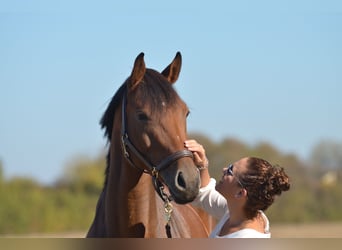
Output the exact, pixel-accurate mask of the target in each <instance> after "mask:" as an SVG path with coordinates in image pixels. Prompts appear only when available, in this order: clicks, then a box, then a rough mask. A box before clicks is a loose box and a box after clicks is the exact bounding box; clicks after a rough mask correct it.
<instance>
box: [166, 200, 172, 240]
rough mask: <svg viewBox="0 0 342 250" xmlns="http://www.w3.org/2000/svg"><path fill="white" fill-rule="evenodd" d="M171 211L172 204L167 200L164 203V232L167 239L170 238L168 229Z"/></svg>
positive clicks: (169, 228) (169, 229)
mask: <svg viewBox="0 0 342 250" xmlns="http://www.w3.org/2000/svg"><path fill="white" fill-rule="evenodd" d="M172 210H173V209H172V204H171V202H170V201H169V199H167V200H166V201H164V211H165V219H166V225H165V230H166V235H167V237H168V238H172V235H171V227H170V221H171V214H172Z"/></svg>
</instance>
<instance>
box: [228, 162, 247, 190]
mask: <svg viewBox="0 0 342 250" xmlns="http://www.w3.org/2000/svg"><path fill="white" fill-rule="evenodd" d="M233 168H234V165H233V164H230V165H229V166H228V167H227V168H226V169H225V170H224V172H223V175H224V176H227V175H230V176H233V177H235V179H236V181H237V182H238V183H239V185H240V186H241V187H242V188H244V185H242V183H241V181H240V180H239V179H238V178H237V177H236V176H235V175H234V173H233Z"/></svg>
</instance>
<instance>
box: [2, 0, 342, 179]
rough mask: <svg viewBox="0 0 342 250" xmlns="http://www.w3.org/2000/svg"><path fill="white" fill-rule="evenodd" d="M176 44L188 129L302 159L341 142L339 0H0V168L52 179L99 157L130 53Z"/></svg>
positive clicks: (161, 61) (163, 54) (151, 55)
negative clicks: (326, 142)
mask: <svg viewBox="0 0 342 250" xmlns="http://www.w3.org/2000/svg"><path fill="white" fill-rule="evenodd" d="M117 2H118V3H117ZM177 51H180V52H181V53H182V56H183V67H182V71H181V75H180V78H179V80H178V82H177V83H176V85H175V87H176V89H177V91H178V93H179V94H180V96H181V97H182V98H183V99H184V101H185V102H186V103H187V104H188V106H189V107H190V109H191V115H190V116H189V118H188V130H189V132H201V133H203V134H205V135H207V136H209V137H210V138H212V139H213V140H216V141H218V140H220V139H222V138H225V137H234V138H237V139H240V140H242V141H243V142H245V143H249V144H251V145H253V144H255V143H258V142H260V141H267V142H270V143H271V144H273V145H274V146H275V147H277V148H278V149H279V150H280V151H282V152H284V153H295V154H297V155H298V156H299V157H302V158H303V159H306V158H308V157H309V154H310V152H311V150H312V147H313V146H314V145H315V144H317V143H318V142H319V141H321V140H323V139H332V140H334V141H337V142H341V141H342V98H341V94H342V1H338V0H336V1H331V0H321V1H318V0H316V1H315V0H312V1H309V0H307V1H302V0H291V1H272V0H270V1H263V0H261V1H252V0H251V1H246V0H244V1H229V0H222V1H199V0H197V1H184V0H174V1H167V2H166V1H130V0H126V1H101V0H99V1H66V0H60V1H38V0H36V1H23V0H22V1H20V0H11V1H9V0H8V1H3V0H0V160H1V162H2V164H3V167H4V171H5V175H6V176H7V177H11V176H14V175H22V176H32V177H34V178H36V179H37V180H39V181H41V182H44V183H51V182H52V181H54V180H55V179H56V178H57V177H58V176H60V175H61V173H62V171H63V168H64V167H65V166H66V165H67V164H68V162H70V161H71V159H73V158H74V157H75V156H77V155H88V156H89V157H94V156H96V155H98V154H99V152H100V151H101V150H102V149H103V148H105V146H106V141H105V139H104V138H103V131H102V130H101V129H100V126H99V120H100V118H101V116H102V114H103V112H104V110H105V108H106V106H107V104H108V101H109V100H110V98H111V97H112V96H113V94H114V93H115V91H116V90H117V89H118V87H119V86H120V85H121V84H122V83H123V82H124V80H125V79H126V78H127V77H128V75H129V74H130V72H131V69H132V65H133V62H134V59H135V57H136V56H137V55H138V54H139V53H140V52H144V53H145V62H146V65H147V67H149V68H154V69H157V70H163V69H164V68H165V67H166V66H167V65H168V64H169V63H170V62H171V60H172V59H173V58H174V56H175V54H176V52H177ZM228 153H229V152H227V154H228Z"/></svg>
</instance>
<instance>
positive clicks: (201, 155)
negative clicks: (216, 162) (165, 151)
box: [184, 140, 209, 170]
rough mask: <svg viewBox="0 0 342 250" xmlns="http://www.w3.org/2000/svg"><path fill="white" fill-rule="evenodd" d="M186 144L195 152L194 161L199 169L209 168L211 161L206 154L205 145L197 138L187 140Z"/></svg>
mask: <svg viewBox="0 0 342 250" xmlns="http://www.w3.org/2000/svg"><path fill="white" fill-rule="evenodd" d="M184 146H185V147H186V148H187V149H188V150H190V151H191V152H193V154H194V162H195V164H196V166H197V167H198V169H199V170H203V169H207V168H208V166H209V161H208V159H207V157H206V155H205V149H204V147H203V146H202V145H201V144H199V143H198V142H197V141H195V140H186V141H185V142H184Z"/></svg>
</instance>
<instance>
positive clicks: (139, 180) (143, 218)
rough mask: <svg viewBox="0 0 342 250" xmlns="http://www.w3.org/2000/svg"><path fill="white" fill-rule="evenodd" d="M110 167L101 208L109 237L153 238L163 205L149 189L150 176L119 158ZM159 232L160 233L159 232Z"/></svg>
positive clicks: (160, 218) (152, 190) (161, 215)
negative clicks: (103, 207) (149, 236)
mask: <svg viewBox="0 0 342 250" xmlns="http://www.w3.org/2000/svg"><path fill="white" fill-rule="evenodd" d="M111 159H113V160H115V162H112V164H111V166H110V168H111V169H110V172H109V176H108V177H109V178H108V184H107V190H106V195H105V196H106V198H105V200H106V201H105V203H106V205H105V207H106V221H107V226H106V228H107V231H108V233H109V235H114V236H120V237H122V236H123V237H127V236H132V237H146V236H148V235H151V237H157V236H156V235H155V234H156V232H157V231H158V230H159V229H158V228H157V227H158V225H157V224H158V222H159V221H160V220H164V218H163V214H162V212H163V204H162V201H161V199H160V198H159V196H158V195H157V193H156V192H155V190H154V187H153V185H152V181H151V176H149V175H147V174H143V173H142V172H141V171H139V170H137V169H135V168H133V167H132V166H131V165H129V164H128V163H127V161H126V160H125V159H123V158H120V157H111ZM159 231H160V230H159Z"/></svg>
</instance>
